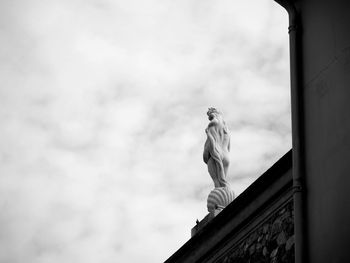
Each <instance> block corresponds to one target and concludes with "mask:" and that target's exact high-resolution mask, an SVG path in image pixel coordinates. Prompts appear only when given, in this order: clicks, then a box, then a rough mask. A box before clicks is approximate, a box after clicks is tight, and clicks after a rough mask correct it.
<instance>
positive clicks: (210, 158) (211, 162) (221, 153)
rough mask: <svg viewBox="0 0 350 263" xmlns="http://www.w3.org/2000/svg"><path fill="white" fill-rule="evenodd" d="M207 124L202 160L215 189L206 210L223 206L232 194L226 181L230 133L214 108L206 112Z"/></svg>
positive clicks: (231, 197) (211, 210) (230, 199)
mask: <svg viewBox="0 0 350 263" xmlns="http://www.w3.org/2000/svg"><path fill="white" fill-rule="evenodd" d="M207 115H208V118H209V121H210V122H209V125H208V127H207V128H206V129H205V132H206V134H207V140H206V142H205V145H204V152H203V160H204V162H205V163H206V164H207V166H208V172H209V174H210V176H211V178H212V179H213V181H214V186H215V189H214V190H213V191H211V193H210V194H209V197H208V203H207V206H208V210H209V212H213V211H214V210H215V209H217V208H221V209H222V208H224V207H225V206H226V205H228V204H229V203H230V202H231V201H232V200H233V199H234V194H233V192H232V190H231V188H230V185H229V183H228V182H227V179H226V178H227V171H228V167H229V164H230V160H229V152H230V134H229V130H228V128H227V126H226V123H225V121H224V119H223V116H222V113H221V112H220V111H218V110H217V109H215V108H209V110H208V112H207Z"/></svg>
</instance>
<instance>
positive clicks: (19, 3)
mask: <svg viewBox="0 0 350 263" xmlns="http://www.w3.org/2000/svg"><path fill="white" fill-rule="evenodd" d="M287 27H288V20H287V14H286V13H285V11H284V9H283V8H282V7H280V6H279V5H278V4H277V3H275V2H274V1H272V0H245V1H237V0H219V1H218V0H215V1H214V0H201V1H199V0H186V1H185V0H177V1H170V0H147V1H142V0H128V1H122V0H31V1H25V0H11V1H6V0H4V1H1V2H0V80H1V85H0V209H1V210H0V263H23V262H26V263H62V262H65V263H90V262H91V263H92V262H93V263H96V262H99V263H111V262H114V263H115V262H131V263H136V262H146V263H148V262H150V263H151V262H152V263H153V262H163V261H164V260H166V259H167V258H168V257H169V256H171V255H172V254H173V253H174V252H175V251H176V250H177V249H178V248H180V247H181V246H182V245H183V244H184V243H185V242H186V241H187V240H189V238H190V232H191V228H192V227H193V226H194V225H195V221H196V219H199V220H201V219H202V218H203V217H204V216H205V215H206V214H207V210H206V199H207V196H208V194H209V192H210V191H211V190H212V189H213V187H214V186H213V182H212V181H211V178H210V176H209V174H208V172H207V167H206V165H205V164H204V163H203V161H202V152H203V146H204V142H205V140H206V135H205V132H204V130H205V128H206V126H207V125H208V119H207V116H206V112H207V109H208V107H216V108H218V109H219V110H221V111H222V112H223V114H224V119H225V121H226V123H227V125H228V127H229V129H230V133H231V153H230V154H231V155H230V169H229V175H228V180H229V182H230V183H231V186H232V188H233V190H234V191H235V193H236V195H239V194H240V193H242V192H243V191H244V190H245V189H246V188H247V187H248V186H249V185H250V184H251V183H252V182H253V181H254V180H255V179H256V178H258V177H259V176H260V175H261V174H262V173H263V172H264V171H265V170H267V169H268V168H269V167H270V166H271V165H273V164H274V163H275V162H276V161H277V160H278V159H279V158H280V157H282V156H283V155H284V154H285V153H286V152H287V151H288V150H289V149H290V148H291V127H290V126H291V125H290V92H289V54H288V32H287Z"/></svg>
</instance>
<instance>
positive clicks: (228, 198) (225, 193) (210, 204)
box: [207, 186, 235, 213]
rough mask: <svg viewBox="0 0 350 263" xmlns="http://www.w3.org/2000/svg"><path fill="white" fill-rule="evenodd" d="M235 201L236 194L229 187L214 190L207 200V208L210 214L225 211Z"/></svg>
mask: <svg viewBox="0 0 350 263" xmlns="http://www.w3.org/2000/svg"><path fill="white" fill-rule="evenodd" d="M233 199H235V194H234V192H233V191H232V190H231V188H230V187H229V186H225V187H216V188H214V189H213V190H212V191H211V192H210V194H209V195H208V199H207V208H208V211H209V212H210V213H214V211H215V210H217V209H221V210H222V209H224V208H225V207H226V206H227V205H228V204H230V203H231V202H232V201H233Z"/></svg>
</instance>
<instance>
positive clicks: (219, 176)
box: [206, 123, 228, 187]
mask: <svg viewBox="0 0 350 263" xmlns="http://www.w3.org/2000/svg"><path fill="white" fill-rule="evenodd" d="M207 136H208V138H207V143H206V144H207V147H208V151H209V154H210V158H211V159H212V160H213V161H214V163H211V160H210V158H209V160H208V170H209V174H210V175H211V176H212V177H213V176H214V177H215V178H213V180H214V181H215V180H216V181H217V182H218V183H219V187H226V186H228V182H227V181H226V174H225V169H224V163H223V161H224V158H225V152H224V151H225V150H226V149H225V148H224V147H225V146H224V141H225V137H226V136H227V129H226V127H224V126H223V125H221V124H220V123H211V124H210V125H209V127H208V129H207Z"/></svg>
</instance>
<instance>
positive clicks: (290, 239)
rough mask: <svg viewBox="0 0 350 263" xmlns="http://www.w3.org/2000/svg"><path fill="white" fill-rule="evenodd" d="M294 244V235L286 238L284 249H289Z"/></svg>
mask: <svg viewBox="0 0 350 263" xmlns="http://www.w3.org/2000/svg"><path fill="white" fill-rule="evenodd" d="M293 245H294V235H293V236H291V237H290V238H288V240H287V243H286V250H287V251H288V250H290V249H291V248H292V247H293Z"/></svg>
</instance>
